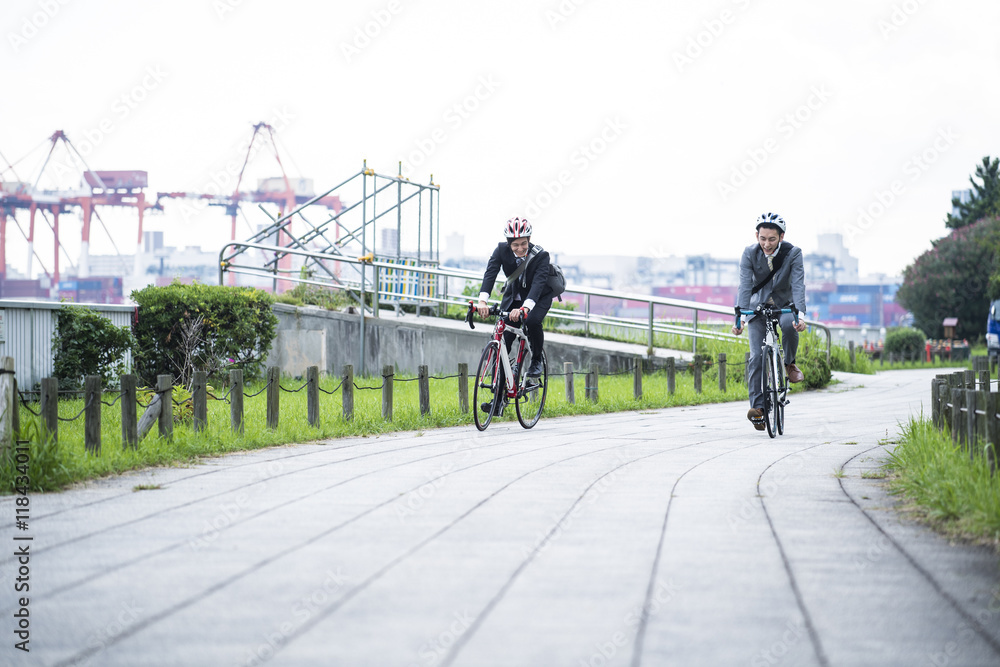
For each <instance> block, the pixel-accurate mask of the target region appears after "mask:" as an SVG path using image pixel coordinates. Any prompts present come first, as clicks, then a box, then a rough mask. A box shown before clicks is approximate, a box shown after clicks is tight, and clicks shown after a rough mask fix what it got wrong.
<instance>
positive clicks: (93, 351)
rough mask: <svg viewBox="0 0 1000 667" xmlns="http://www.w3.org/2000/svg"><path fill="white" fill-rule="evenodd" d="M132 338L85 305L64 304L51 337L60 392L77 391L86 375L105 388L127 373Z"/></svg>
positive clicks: (121, 328)
mask: <svg viewBox="0 0 1000 667" xmlns="http://www.w3.org/2000/svg"><path fill="white" fill-rule="evenodd" d="M134 347H135V338H133V336H132V332H131V331H129V329H128V327H116V326H115V325H114V324H112V323H111V320H109V319H108V318H107V317H104V316H103V315H101V314H100V313H98V312H97V311H96V310H93V309H92V308H88V307H87V306H77V305H70V304H64V305H63V306H62V307H61V308H60V309H59V315H58V317H57V320H56V331H55V334H54V335H53V336H52V352H53V373H54V374H55V376H56V377H57V378H58V379H59V386H60V387H61V388H63V389H76V388H77V387H79V386H81V385H82V384H83V382H82V380H83V378H84V377H85V376H87V375H100V376H101V378H102V382H103V383H104V385H105V386H109V385H110V384H112V383H113V382H114V381H115V380H117V378H118V376H119V375H121V374H123V373H125V372H127V370H128V369H127V366H128V354H129V353H130V352H132V350H133V348H134Z"/></svg>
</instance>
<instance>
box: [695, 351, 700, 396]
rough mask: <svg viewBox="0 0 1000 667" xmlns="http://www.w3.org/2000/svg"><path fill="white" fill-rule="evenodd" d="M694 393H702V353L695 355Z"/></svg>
mask: <svg viewBox="0 0 1000 667" xmlns="http://www.w3.org/2000/svg"><path fill="white" fill-rule="evenodd" d="M694 393H696V394H700V393H701V355H700V354H696V355H694Z"/></svg>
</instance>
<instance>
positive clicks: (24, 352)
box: [0, 299, 134, 389]
mask: <svg viewBox="0 0 1000 667" xmlns="http://www.w3.org/2000/svg"><path fill="white" fill-rule="evenodd" d="M63 305H64V304H62V303H58V302H53V301H19V300H15V299H0V356H2V357H13V358H14V377H16V378H17V386H18V388H20V389H33V388H34V387H35V385H36V384H39V383H40V382H41V381H42V378H45V377H51V376H52V368H53V357H52V337H53V335H55V332H56V322H57V319H58V316H59V309H60V308H61V307H62V306H63ZM70 305H79V306H86V307H88V308H90V309H92V310H95V311H97V312H98V313H100V314H101V315H103V316H105V317H107V318H108V319H109V320H111V323H112V324H114V325H115V326H116V327H127V326H131V325H132V314H133V312H134V307H133V306H123V305H117V304H103V303H81V304H70ZM131 362H132V359H131V357H129V358H128V359H127V363H131Z"/></svg>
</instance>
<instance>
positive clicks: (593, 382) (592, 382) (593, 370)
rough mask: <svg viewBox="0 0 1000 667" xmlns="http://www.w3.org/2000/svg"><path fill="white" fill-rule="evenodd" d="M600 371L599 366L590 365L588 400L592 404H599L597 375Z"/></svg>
mask: <svg viewBox="0 0 1000 667" xmlns="http://www.w3.org/2000/svg"><path fill="white" fill-rule="evenodd" d="M599 370H600V369H599V368H598V366H597V364H591V365H590V373H588V374H587V398H588V399H589V400H590V402H591V403H597V400H598V394H597V374H598V371H599Z"/></svg>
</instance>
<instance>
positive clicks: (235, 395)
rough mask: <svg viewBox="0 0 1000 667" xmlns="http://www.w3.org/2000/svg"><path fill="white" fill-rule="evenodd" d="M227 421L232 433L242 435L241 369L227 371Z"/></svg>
mask: <svg viewBox="0 0 1000 667" xmlns="http://www.w3.org/2000/svg"><path fill="white" fill-rule="evenodd" d="M229 422H230V423H231V424H232V427H233V433H239V434H240V435H243V370H242V369H240V368H234V369H233V370H231V371H229Z"/></svg>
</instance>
